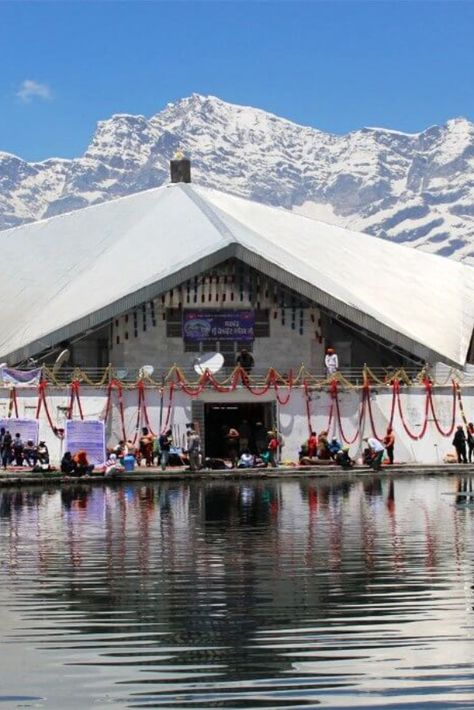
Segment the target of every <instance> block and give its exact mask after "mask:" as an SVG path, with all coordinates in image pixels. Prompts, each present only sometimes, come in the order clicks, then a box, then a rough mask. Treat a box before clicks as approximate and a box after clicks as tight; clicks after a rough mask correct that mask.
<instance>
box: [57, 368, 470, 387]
mask: <svg viewBox="0 0 474 710" xmlns="http://www.w3.org/2000/svg"><path fill="white" fill-rule="evenodd" d="M272 372H273V373H275V374H274V376H275V378H276V382H277V384H278V385H280V386H285V385H288V384H292V386H303V385H304V382H305V381H306V383H307V384H308V385H309V386H318V385H320V386H324V385H328V384H329V381H330V380H331V379H332V378H331V377H328V375H327V373H326V370H325V369H324V368H319V369H308V368H306V367H304V365H300V366H298V367H288V368H284V369H283V368H282V369H280V370H273V368H271V366H269V367H268V368H262V367H259V368H253V369H252V370H251V372H250V373H249V375H248V381H249V383H250V384H251V385H252V386H255V387H259V386H264V385H265V384H266V383H267V382H268V379H269V377H270V373H272ZM424 372H425V370H424V369H421V368H418V367H405V368H399V369H397V368H395V367H370V368H367V367H364V366H361V367H350V368H345V367H343V368H341V369H340V370H338V372H337V374H336V379H338V380H339V382H340V384H341V386H354V387H358V386H362V385H363V384H364V382H366V381H367V378H368V381H369V382H371V384H373V385H377V384H378V385H381V384H384V383H386V384H389V383H390V382H391V381H392V380H393V378H395V377H396V378H398V379H401V380H402V381H403V382H404V383H405V384H411V383H413V384H416V383H420V382H421V381H422V379H423V373H424ZM452 372H454V371H451V370H450V372H449V373H448V374H449V376H448V377H447V382H449V381H450V379H451V377H452ZM235 373H236V368H235V367H223V368H222V369H221V370H219V372H217V373H216V374H215V375H214V376H213V377H214V378H215V380H216V381H217V382H218V383H219V384H220V385H223V386H224V385H229V384H231V383H232V381H233V378H234V377H235ZM459 375H460V378H459V379H460V380H461V381H462V373H459ZM201 377H202V375H200V374H199V373H197V372H196V371H195V370H194V369H193V368H192V367H179V366H176V365H171V366H169V367H162V366H156V367H154V368H153V372H151V371H150V370H146V371H144V368H138V367H115V366H108V367H106V368H103V367H102V368H95V367H71V366H63V367H61V368H59V369H56V370H55V369H54V368H49V367H47V366H45V367H44V368H43V379H44V381H45V382H46V383H48V384H51V385H67V384H70V383H71V382H74V381H78V382H81V383H83V384H88V385H91V386H107V385H108V383H110V382H111V381H118V382H121V383H122V384H123V385H124V386H132V385H134V384H136V383H137V382H139V381H140V380H142V381H143V382H144V384H145V385H146V386H160V385H164V384H166V383H169V382H171V381H173V382H178V381H179V379H180V378H182V379H183V380H184V381H185V382H187V383H189V384H197V383H198V382H199V380H200V378H201ZM473 381H474V380H473ZM436 384H444V383H441V382H439V383H436Z"/></svg>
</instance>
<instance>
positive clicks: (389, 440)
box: [383, 426, 395, 463]
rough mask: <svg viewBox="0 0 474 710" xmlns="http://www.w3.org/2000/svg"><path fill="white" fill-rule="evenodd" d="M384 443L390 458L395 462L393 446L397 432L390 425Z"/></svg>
mask: <svg viewBox="0 0 474 710" xmlns="http://www.w3.org/2000/svg"><path fill="white" fill-rule="evenodd" d="M383 443H384V446H385V451H386V452H387V456H388V460H389V461H390V463H393V448H394V446H395V434H394V433H393V429H392V427H390V426H389V427H388V429H387V433H386V434H385V436H384V439H383Z"/></svg>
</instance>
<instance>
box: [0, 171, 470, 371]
mask: <svg viewBox="0 0 474 710" xmlns="http://www.w3.org/2000/svg"><path fill="white" fill-rule="evenodd" d="M0 246H1V248H2V254H3V257H4V258H3V269H2V276H1V278H0V293H1V295H2V300H1V302H2V307H1V308H0V358H1V359H2V360H5V359H8V360H9V361H11V362H13V361H18V360H21V359H24V358H26V357H29V356H30V355H34V354H35V353H37V352H39V351H41V350H44V349H45V348H47V347H51V346H54V345H55V344H57V343H58V342H60V341H61V340H64V339H66V338H71V337H74V336H75V335H77V334H80V333H82V332H84V331H86V330H88V329H90V328H93V327H95V326H97V325H99V324H100V323H102V322H105V321H106V320H107V319H109V318H111V317H114V316H115V315H119V314H120V313H123V311H125V310H127V309H129V308H131V307H133V306H135V305H137V304H139V303H141V302H143V301H144V300H147V299H150V298H153V297H154V296H156V295H157V294H159V293H161V292H162V291H164V290H168V289H169V288H173V286H176V285H178V284H179V283H182V282H183V281H184V280H186V279H188V278H190V277H191V276H194V275H197V274H198V273H200V272H201V271H204V270H206V269H208V268H211V267H212V266H215V265H217V264H218V263H220V262H222V261H223V260H225V259H227V258H229V257H231V256H235V257H237V258H239V259H241V260H242V261H244V262H246V263H248V264H249V265H251V266H254V267H255V268H257V269H260V270H261V271H263V272H265V273H266V274H268V275H269V276H272V277H273V278H275V279H277V280H279V281H280V282H282V283H283V284H286V285H287V286H288V287H291V288H293V289H294V290H295V291H297V292H299V293H301V294H302V295H304V296H306V297H308V298H310V299H312V300H315V301H316V302H318V303H319V304H320V305H322V306H324V307H326V308H328V309H330V310H331V311H333V312H334V313H335V314H337V315H339V316H341V317H343V318H345V319H347V320H349V321H351V322H352V323H355V324H356V325H358V326H360V327H361V328H363V329H365V330H367V331H369V332H371V333H373V334H374V335H377V336H380V337H382V338H384V339H385V340H387V341H388V342H391V343H393V344H395V345H397V346H399V347H401V348H404V349H405V350H407V351H408V352H410V353H412V354H414V355H417V356H418V357H421V358H424V359H427V360H431V361H433V360H443V361H445V362H448V363H450V364H455V365H463V364H464V363H465V360H466V356H467V351H468V348H469V343H470V340H471V335H472V331H473V327H474V298H473V296H474V269H472V268H471V267H468V266H464V265H462V264H460V263H459V262H455V261H450V260H448V259H445V258H442V257H437V256H434V255H431V254H426V253H423V252H419V251H416V250H415V249H412V248H409V247H404V246H400V245H396V244H392V243H390V242H388V241H384V240H382V239H378V238H376V237H371V236H368V235H365V234H360V233H357V232H352V231H349V230H346V229H342V228H339V227H335V226H333V225H329V224H326V223H324V222H319V221H317V220H314V219H310V218H307V217H302V216H300V215H296V214H294V213H292V212H289V211H287V210H284V209H281V208H274V207H269V206H266V205H261V204H259V203H256V202H252V201H250V200H244V199H241V198H238V197H235V196H232V195H227V194H225V193H222V192H218V191H216V190H211V189H209V188H203V187H199V186H196V185H185V184H182V183H180V184H176V185H168V186H166V187H160V188H156V189H153V190H148V191H146V192H140V193H137V194H135V195H131V196H128V197H124V198H121V199H117V200H114V201H111V202H107V203H103V204H100V205H97V206H93V207H87V208H85V209H81V210H77V211H75V212H71V213H69V214H64V215H60V216H58V217H53V218H51V219H47V220H42V221H40V222H34V223H32V224H27V225H24V226H21V227H16V228H14V229H10V230H7V231H4V232H1V233H0Z"/></svg>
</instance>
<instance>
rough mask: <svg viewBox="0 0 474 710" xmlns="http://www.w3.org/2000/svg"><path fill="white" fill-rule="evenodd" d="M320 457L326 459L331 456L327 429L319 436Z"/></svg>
mask: <svg viewBox="0 0 474 710" xmlns="http://www.w3.org/2000/svg"><path fill="white" fill-rule="evenodd" d="M318 458H319V459H323V460H325V461H327V460H328V459H330V458H331V452H330V451H329V442H328V433H327V431H322V432H321V433H320V434H319V436H318Z"/></svg>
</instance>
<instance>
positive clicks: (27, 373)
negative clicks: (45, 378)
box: [0, 367, 41, 386]
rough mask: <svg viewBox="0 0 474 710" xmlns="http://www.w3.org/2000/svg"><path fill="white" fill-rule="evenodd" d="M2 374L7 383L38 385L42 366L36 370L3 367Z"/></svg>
mask: <svg viewBox="0 0 474 710" xmlns="http://www.w3.org/2000/svg"><path fill="white" fill-rule="evenodd" d="M0 376H1V378H2V380H3V382H4V384H6V385H15V386H19V385H38V384H39V382H40V380H41V367H36V368H35V369H34V370H15V369H13V368H12V367H2V368H1V369H0Z"/></svg>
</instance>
